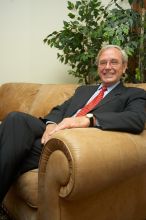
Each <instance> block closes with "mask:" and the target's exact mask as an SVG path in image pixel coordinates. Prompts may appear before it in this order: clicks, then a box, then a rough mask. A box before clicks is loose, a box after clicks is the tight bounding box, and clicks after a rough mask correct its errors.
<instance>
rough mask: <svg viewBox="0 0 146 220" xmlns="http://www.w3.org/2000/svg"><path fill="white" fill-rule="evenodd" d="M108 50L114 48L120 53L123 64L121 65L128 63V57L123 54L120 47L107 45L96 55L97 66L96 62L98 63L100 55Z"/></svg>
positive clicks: (123, 51)
mask: <svg viewBox="0 0 146 220" xmlns="http://www.w3.org/2000/svg"><path fill="white" fill-rule="evenodd" d="M109 48H116V49H118V50H119V51H120V52H121V55H122V62H123V63H128V55H127V53H126V52H125V50H123V49H122V48H121V47H120V46H118V45H112V44H109V45H105V46H103V47H102V48H101V49H100V51H99V53H98V55H97V58H96V63H97V64H98V62H99V58H100V56H101V54H102V53H103V52H104V51H105V50H107V49H109Z"/></svg>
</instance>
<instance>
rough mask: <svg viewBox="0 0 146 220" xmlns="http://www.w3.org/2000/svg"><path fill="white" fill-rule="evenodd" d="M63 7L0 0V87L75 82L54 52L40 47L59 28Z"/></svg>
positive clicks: (55, 1)
mask: <svg viewBox="0 0 146 220" xmlns="http://www.w3.org/2000/svg"><path fill="white" fill-rule="evenodd" d="M126 1H127V0H126ZM103 2H105V3H107V0H103ZM66 6H67V0H0V29H1V30H0V84H1V83H5V82H20V81H21V82H38V83H75V82H77V79H75V78H73V77H72V76H70V75H68V73H67V69H68V67H67V66H66V65H64V64H62V63H60V62H59V61H58V59H57V55H56V54H57V50H56V49H53V48H50V47H49V46H47V45H45V44H44V43H43V39H44V38H45V37H46V36H47V35H48V34H49V33H51V32H52V31H54V30H60V29H61V28H62V24H63V23H62V22H63V20H66V19H67V12H68V11H67V8H66Z"/></svg>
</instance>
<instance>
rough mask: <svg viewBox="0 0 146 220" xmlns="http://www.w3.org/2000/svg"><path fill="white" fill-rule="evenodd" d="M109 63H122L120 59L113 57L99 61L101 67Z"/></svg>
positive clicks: (115, 64)
mask: <svg viewBox="0 0 146 220" xmlns="http://www.w3.org/2000/svg"><path fill="white" fill-rule="evenodd" d="M108 63H109V65H110V66H112V67H116V66H118V65H119V64H121V63H120V62H119V61H118V60H116V59H111V60H101V61H99V64H98V65H99V67H105V66H106V65H107V64H108Z"/></svg>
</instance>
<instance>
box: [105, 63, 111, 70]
mask: <svg viewBox="0 0 146 220" xmlns="http://www.w3.org/2000/svg"><path fill="white" fill-rule="evenodd" d="M105 68H106V69H110V68H111V62H110V61H107V62H106V65H105Z"/></svg>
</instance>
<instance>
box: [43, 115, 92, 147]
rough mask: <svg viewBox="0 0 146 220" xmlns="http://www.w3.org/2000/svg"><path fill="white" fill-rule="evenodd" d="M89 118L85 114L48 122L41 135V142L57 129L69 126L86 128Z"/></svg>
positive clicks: (45, 140) (46, 139)
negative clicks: (53, 122)
mask: <svg viewBox="0 0 146 220" xmlns="http://www.w3.org/2000/svg"><path fill="white" fill-rule="evenodd" d="M89 124H90V120H89V118H87V117H86V116H81V117H70V118H64V119H63V120H62V121H61V122H60V123H59V124H49V125H47V126H46V130H45V132H44V134H43V136H42V144H46V142H47V141H48V140H49V139H50V138H51V136H52V135H53V134H54V133H56V132H57V131H60V130H63V129H67V128H68V129H69V128H87V127H89Z"/></svg>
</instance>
